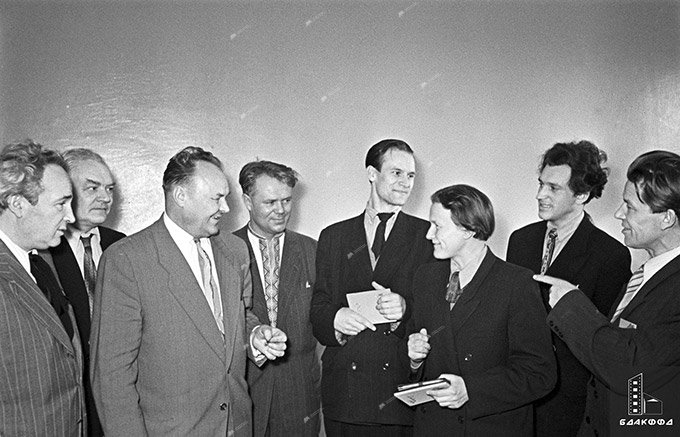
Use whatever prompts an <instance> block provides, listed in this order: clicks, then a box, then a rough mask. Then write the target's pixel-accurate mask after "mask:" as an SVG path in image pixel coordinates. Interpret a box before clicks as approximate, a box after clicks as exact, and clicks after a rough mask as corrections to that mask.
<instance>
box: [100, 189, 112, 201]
mask: <svg viewBox="0 0 680 437" xmlns="http://www.w3.org/2000/svg"><path fill="white" fill-rule="evenodd" d="M98 199H99V201H100V202H104V203H111V201H112V200H113V190H107V189H106V188H104V189H102V190H101V191H100V192H99V196H98Z"/></svg>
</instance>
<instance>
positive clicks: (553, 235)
mask: <svg viewBox="0 0 680 437" xmlns="http://www.w3.org/2000/svg"><path fill="white" fill-rule="evenodd" d="M555 240H557V229H555V228H553V229H551V230H550V231H549V232H548V245H547V246H546V248H545V255H544V256H543V262H541V274H542V275H545V272H546V271H547V270H548V267H550V263H551V262H552V256H553V252H555Z"/></svg>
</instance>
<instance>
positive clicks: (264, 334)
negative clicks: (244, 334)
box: [252, 325, 288, 360]
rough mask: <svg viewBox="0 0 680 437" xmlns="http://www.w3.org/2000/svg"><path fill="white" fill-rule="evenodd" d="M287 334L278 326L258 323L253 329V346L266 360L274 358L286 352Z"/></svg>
mask: <svg viewBox="0 0 680 437" xmlns="http://www.w3.org/2000/svg"><path fill="white" fill-rule="evenodd" d="M287 340H288V336H286V333H285V332H283V331H282V330H280V329H279V328H272V327H271V326H269V325H260V326H258V327H257V328H255V329H254V330H253V333H252V341H253V347H255V349H257V350H259V351H260V352H262V353H263V354H264V356H265V357H267V359H268V360H275V359H277V358H278V357H282V356H283V355H284V354H285V353H286V341H287Z"/></svg>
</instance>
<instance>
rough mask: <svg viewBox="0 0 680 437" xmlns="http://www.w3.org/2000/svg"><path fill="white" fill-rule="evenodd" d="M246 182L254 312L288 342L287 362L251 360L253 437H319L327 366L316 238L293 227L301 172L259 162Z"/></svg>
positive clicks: (244, 234) (245, 233) (249, 167)
mask: <svg viewBox="0 0 680 437" xmlns="http://www.w3.org/2000/svg"><path fill="white" fill-rule="evenodd" d="M239 184H240V185H241V188H242V189H243V201H244V203H245V205H246V209H248V213H249V214H250V221H249V222H248V224H247V225H246V226H244V227H243V228H241V229H239V230H238V231H236V232H234V235H236V236H238V237H240V238H241V239H243V240H244V241H245V242H246V244H247V246H248V251H249V252H250V258H251V263H250V273H251V276H252V278H253V313H254V314H255V315H256V316H257V318H258V319H259V320H260V321H261V322H264V323H266V324H268V325H271V326H276V327H278V328H280V329H281V330H283V331H284V332H285V333H286V335H287V337H288V343H287V346H288V347H287V349H286V355H285V356H284V357H282V358H280V359H278V360H276V361H270V362H268V363H265V364H264V365H262V366H261V367H258V366H257V365H255V363H253V362H249V363H248V369H247V370H248V371H247V381H248V387H249V388H250V396H251V397H252V399H253V423H254V431H255V432H254V435H255V436H259V437H261V436H270V437H275V436H281V437H288V436H300V437H302V436H310V437H311V436H314V437H316V436H318V435H319V428H320V426H319V424H320V421H319V410H320V408H321V400H320V393H319V391H320V390H319V389H320V387H319V386H320V381H321V368H320V365H319V360H318V358H317V356H316V347H317V344H318V343H317V341H316V339H315V338H314V335H313V334H312V325H311V322H310V321H309V309H310V305H311V302H312V290H313V287H314V278H315V274H314V271H315V270H314V255H315V253H316V241H314V240H313V239H311V238H309V237H307V236H305V235H302V234H298V233H297V232H294V231H291V230H289V229H286V227H287V225H288V220H289V219H290V214H291V211H292V209H293V189H294V188H295V185H296V184H297V174H296V172H295V171H294V170H293V169H292V168H290V167H287V166H285V165H283V164H277V163H275V162H271V161H255V162H250V163H248V164H246V165H245V166H244V167H243V168H242V169H241V173H240V175H239Z"/></svg>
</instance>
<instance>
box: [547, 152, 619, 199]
mask: <svg viewBox="0 0 680 437" xmlns="http://www.w3.org/2000/svg"><path fill="white" fill-rule="evenodd" d="M605 162H607V154H606V153H605V152H604V151H602V150H600V149H598V148H597V146H595V144H593V143H591V142H590V141H585V140H583V141H579V142H578V143H576V142H572V143H557V144H555V145H554V146H552V147H551V148H550V149H548V150H546V151H545V153H544V154H543V157H542V159H541V165H540V168H539V172H542V171H543V169H544V168H545V167H546V166H548V165H549V166H556V165H568V166H569V167H570V168H571V177H570V178H569V188H571V191H573V192H574V194H577V195H578V194H588V199H586V201H585V203H588V202H590V199H593V198H599V197H600V196H602V191H603V190H604V186H605V184H606V183H607V176H608V175H609V169H608V168H606V167H602V165H603V164H604V163H605Z"/></svg>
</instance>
